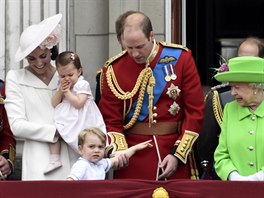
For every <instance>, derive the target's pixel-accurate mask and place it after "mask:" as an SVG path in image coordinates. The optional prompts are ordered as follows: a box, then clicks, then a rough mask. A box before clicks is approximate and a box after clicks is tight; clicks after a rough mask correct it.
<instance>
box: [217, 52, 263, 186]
mask: <svg viewBox="0 0 264 198" xmlns="http://www.w3.org/2000/svg"><path fill="white" fill-rule="evenodd" d="M227 67H228V70H226V71H223V72H219V73H218V74H216V75H215V76H214V78H215V79H216V80H217V81H220V82H229V85H230V86H231V94H232V96H233V97H234V98H235V100H234V101H232V102H230V103H227V104H226V105H225V108H224V113H223V122H222V124H221V133H220V136H219V144H218V146H217V148H216V150H215V153H214V159H215V170H216V173H217V175H218V176H219V177H220V178H221V179H222V180H231V181H264V172H263V171H264V158H263V155H264V144H263V142H264V133H263V131H264V124H263V123H264V102H263V100H264V59H263V58H259V57H253V56H243V57H236V58H232V59H230V60H229V61H228V63H227Z"/></svg>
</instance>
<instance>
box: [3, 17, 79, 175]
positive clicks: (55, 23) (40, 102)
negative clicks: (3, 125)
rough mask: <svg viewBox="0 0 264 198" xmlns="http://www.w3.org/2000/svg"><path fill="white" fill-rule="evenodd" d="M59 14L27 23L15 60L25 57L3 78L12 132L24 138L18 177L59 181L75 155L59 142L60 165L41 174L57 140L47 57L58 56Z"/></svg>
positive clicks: (53, 80) (52, 83)
mask: <svg viewBox="0 0 264 198" xmlns="http://www.w3.org/2000/svg"><path fill="white" fill-rule="evenodd" d="M61 18H62V15H61V14H57V15H54V16H52V17H49V18H47V19H45V20H43V21H42V22H40V23H39V24H36V25H31V26H29V27H28V28H27V29H25V30H24V32H23V33H22V35H21V37H20V45H19V48H18V50H17V52H16V54H15V61H16V62H18V61H21V60H22V59H24V58H26V60H27V61H28V65H27V66H25V67H24V68H23V69H19V70H10V71H9V72H8V74H7V77H6V96H7V97H6V101H5V107H6V110H7V114H8V119H9V123H10V125H11V129H12V131H13V133H14V135H15V136H16V137H18V138H22V139H23V140H25V143H24V148H23V156H22V180H60V179H65V178H66V177H67V175H68V174H69V171H70V168H71V166H72V164H73V163H74V162H75V161H76V159H77V158H78V156H77V154H76V153H75V152H74V151H73V150H72V149H70V148H68V147H67V145H66V144H65V143H64V142H62V145H61V161H62V164H63V166H62V167H61V168H59V169H57V170H56V171H53V172H52V173H50V174H47V175H44V174H43V172H44V169H45V168H46V164H47V161H49V156H50V155H49V154H50V152H49V144H48V143H51V142H56V141H57V140H58V133H57V130H56V127H55V125H54V121H53V111H54V109H53V107H52V105H51V97H52V95H53V93H54V92H55V91H56V88H57V83H58V80H59V78H58V75H57V73H56V69H55V67H54V66H53V65H52V64H51V60H55V59H56V56H57V55H58V49H57V46H56V45H57V43H58V41H59V38H60V25H59V22H60V20H61Z"/></svg>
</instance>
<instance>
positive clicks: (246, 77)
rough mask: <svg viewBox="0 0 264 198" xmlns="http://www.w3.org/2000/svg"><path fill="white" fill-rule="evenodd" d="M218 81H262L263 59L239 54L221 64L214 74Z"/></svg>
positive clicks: (263, 76)
mask: <svg viewBox="0 0 264 198" xmlns="http://www.w3.org/2000/svg"><path fill="white" fill-rule="evenodd" d="M214 78H215V79H216V80H217V81H220V82H256V83H264V59H263V58H260V57H255V56H240V57H235V58H231V59H229V61H228V63H227V64H223V65H221V67H220V68H219V69H218V73H217V74H216V75H215V76H214Z"/></svg>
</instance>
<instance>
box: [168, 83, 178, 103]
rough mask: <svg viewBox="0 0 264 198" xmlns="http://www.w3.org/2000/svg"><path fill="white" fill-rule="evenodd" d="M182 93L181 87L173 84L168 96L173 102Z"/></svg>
mask: <svg viewBox="0 0 264 198" xmlns="http://www.w3.org/2000/svg"><path fill="white" fill-rule="evenodd" d="M180 92H181V90H180V89H179V87H178V86H175V85H174V84H173V83H171V86H170V87H169V88H168V91H167V92H166V94H167V95H168V96H169V97H170V98H172V99H173V100H176V98H177V97H178V96H179V95H180Z"/></svg>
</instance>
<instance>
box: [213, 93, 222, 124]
mask: <svg viewBox="0 0 264 198" xmlns="http://www.w3.org/2000/svg"><path fill="white" fill-rule="evenodd" d="M212 102H213V111H214V115H215V119H216V121H217V123H218V125H219V126H220V127H221V124H222V121H223V110H222V106H221V103H220V98H219V94H218V91H216V90H214V91H213V98H212Z"/></svg>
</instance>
